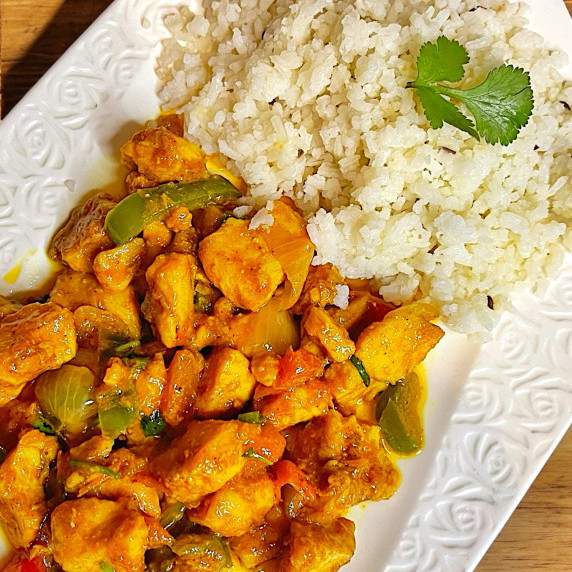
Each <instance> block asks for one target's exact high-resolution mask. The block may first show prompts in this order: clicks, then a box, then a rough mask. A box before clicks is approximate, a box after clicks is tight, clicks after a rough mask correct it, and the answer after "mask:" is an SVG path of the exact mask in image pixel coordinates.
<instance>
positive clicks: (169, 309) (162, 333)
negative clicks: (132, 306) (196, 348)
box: [143, 252, 197, 348]
mask: <svg viewBox="0 0 572 572" xmlns="http://www.w3.org/2000/svg"><path fill="white" fill-rule="evenodd" d="M196 272H197V266H196V264H195V258H194V257H193V256H191V255H190V254H177V253H174V252H173V253H170V254H160V255H159V256H157V258H156V259H155V261H154V262H153V264H151V266H149V268H148V269H147V272H146V274H145V277H146V279H147V283H148V284H149V292H148V294H147V297H146V298H145V303H144V306H143V307H144V309H145V316H146V318H147V319H148V320H149V321H150V322H151V323H152V324H153V326H154V328H155V330H156V331H157V334H158V336H159V337H160V338H161V341H162V342H163V344H165V346H166V347H168V348H174V347H175V346H181V345H185V344H188V343H189V342H190V340H191V339H192V337H193V333H194V322H193V317H194V313H195V305H194V300H193V296H194V291H195V275H196Z"/></svg>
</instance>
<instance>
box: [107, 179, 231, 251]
mask: <svg viewBox="0 0 572 572" xmlns="http://www.w3.org/2000/svg"><path fill="white" fill-rule="evenodd" d="M241 196H242V195H241V194H240V192H239V191H238V190H237V189H236V188H235V187H234V186H233V185H232V184H231V183H229V182H228V181H227V180H226V179H223V178H222V177H212V178H209V179H199V180H198V181H192V182H190V183H165V184H163V185H159V186H158V187H153V188H150V189H140V190H138V191H137V192H135V193H133V194H131V195H129V196H127V197H125V198H124V199H123V200H122V201H121V202H119V203H118V204H117V205H116V206H115V207H114V208H112V209H111V210H110V211H109V212H108V213H107V217H106V218H105V229H106V230H107V232H108V233H109V236H110V237H111V239H112V240H113V242H115V244H123V243H125V242H127V241H128V240H129V239H131V238H133V237H134V236H137V235H138V234H139V233H140V232H141V231H142V230H143V227H144V226H145V225H147V224H149V223H151V222H153V221H156V220H162V219H163V218H164V217H165V216H166V215H167V213H168V212H169V209H171V208H172V207H177V206H185V207H187V208H188V209H189V210H195V209H199V208H203V207H205V206H207V205H209V204H212V203H220V202H222V201H227V200H232V199H238V198H239V197H241Z"/></svg>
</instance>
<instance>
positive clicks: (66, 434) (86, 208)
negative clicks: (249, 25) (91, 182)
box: [0, 116, 443, 572]
mask: <svg viewBox="0 0 572 572" xmlns="http://www.w3.org/2000/svg"><path fill="white" fill-rule="evenodd" d="M182 134H183V133H182V123H181V120H180V118H179V117H177V116H164V117H162V118H160V119H159V120H158V121H157V122H154V123H153V124H150V125H149V126H147V127H146V128H144V129H143V130H142V131H140V132H139V133H137V134H135V135H134V137H133V138H132V139H131V140H130V141H129V142H127V143H126V144H125V145H124V146H123V147H122V150H121V151H122V159H123V163H124V164H125V165H126V166H127V168H128V169H129V173H128V175H127V178H126V185H125V196H124V197H122V198H120V197H114V196H111V195H107V194H102V193H100V194H95V195H92V196H91V197H90V198H88V200H86V201H85V202H84V203H83V204H82V205H81V206H80V207H79V208H77V209H76V210H75V211H74V212H73V213H72V215H71V218H70V219H69V221H68V222H67V223H66V225H65V226H64V227H63V228H62V229H61V230H60V231H59V232H58V233H57V235H56V236H55V238H54V240H53V242H52V245H51V248H50V255H51V256H52V257H53V258H54V259H55V260H58V261H59V262H60V263H61V265H62V269H61V271H60V272H59V273H58V274H57V276H56V277H55V281H54V283H53V286H52V287H51V289H50V291H49V293H48V295H47V296H45V297H44V298H43V299H41V300H38V301H33V302H31V303H27V304H22V303H20V302H16V301H12V300H8V299H4V298H0V416H1V419H2V424H1V425H2V426H1V427H0V454H1V457H0V460H1V464H0V521H1V523H2V527H3V528H4V530H5V533H6V535H7V538H8V540H9V542H10V544H11V545H12V547H13V549H14V551H13V553H12V555H11V557H10V559H9V561H8V562H5V563H4V568H3V569H4V570H6V571H10V572H45V571H60V570H63V571H66V572H102V571H103V572H110V571H115V572H128V571H129V572H144V571H149V572H167V571H175V572H184V571H223V570H227V569H234V570H260V571H265V572H287V571H288V572H289V571H292V572H294V571H296V572H303V571H310V570H311V571H313V572H327V571H334V570H338V569H339V568H340V567H341V566H343V565H344V564H345V563H347V562H348V561H349V560H350V558H351V557H352V554H353V552H354V549H355V540H354V524H353V522H352V521H351V520H349V519H348V518H347V517H346V515H347V512H348V510H349V509H350V508H351V507H352V506H353V505H356V504H358V503H362V502H364V501H372V500H380V499H386V498H388V497H390V496H391V495H392V494H393V492H394V491H395V490H396V488H397V486H398V484H399V480H400V474H399V471H398V469H397V468H396V466H395V464H394V457H395V456H394V455H393V454H391V451H393V453H397V454H402V455H403V454H412V453H414V452H416V451H417V450H419V448H420V447H421V445H422V428H421V423H420V417H419V406H420V403H421V401H422V393H423V392H422V384H421V382H420V381H419V378H418V377H417V376H416V374H415V371H414V370H415V368H416V367H417V366H418V365H419V364H420V363H421V362H422V361H423V360H424V358H425V356H426V354H427V353H428V352H429V351H430V350H431V349H432V348H433V347H434V346H435V345H436V344H437V342H438V341H439V339H440V338H441V336H442V335H443V332H442V330H441V329H440V328H439V327H438V326H437V325H435V324H434V323H433V322H434V321H435V319H436V318H437V315H436V313H435V311H434V310H433V309H432V308H431V307H430V306H427V305H424V304H420V303H415V304H411V305H408V306H404V307H400V308H395V307H393V306H392V305H390V304H388V303H386V302H384V301H383V300H382V299H381V298H379V297H378V296H377V295H376V294H375V293H374V292H373V291H372V289H371V286H370V284H369V283H368V282H367V281H356V280H353V281H352V280H345V279H344V278H342V276H340V274H339V273H338V272H337V271H336V269H335V268H334V267H332V266H330V265H322V266H313V265H312V264H311V262H312V257H313V254H314V247H313V245H312V243H311V241H310V239H309V237H308V234H307V232H306V228H305V222H304V219H303V218H302V216H301V215H300V213H299V212H298V211H297V209H296V208H295V206H294V204H293V203H292V202H291V201H290V200H289V199H286V198H281V199H278V200H276V201H274V202H273V203H270V204H269V205H267V207H266V209H265V211H264V212H261V213H258V214H255V213H253V212H252V211H249V207H245V206H244V205H241V204H240V202H241V201H240V198H241V196H242V193H244V191H245V185H244V183H243V181H242V180H241V179H240V178H238V177H236V176H235V175H233V174H232V173H231V172H230V171H228V170H227V168H226V166H225V162H224V159H223V158H222V157H220V156H218V155H205V153H203V151H202V150H201V149H200V148H199V147H197V146H196V145H194V144H193V143H191V142H189V141H188V140H186V139H185V138H184V137H183V136H182Z"/></svg>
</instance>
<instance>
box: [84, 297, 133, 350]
mask: <svg viewBox="0 0 572 572" xmlns="http://www.w3.org/2000/svg"><path fill="white" fill-rule="evenodd" d="M73 320H74V323H75V328H76V331H77V344H78V347H80V348H86V349H89V350H92V351H93V352H99V351H102V350H105V349H106V348H108V347H110V346H113V345H115V344H114V342H115V341H116V340H122V339H129V334H128V329H127V326H126V325H125V322H123V320H121V319H119V318H118V317H117V316H116V315H115V314H112V313H110V312H106V311H105V310H100V309H99V308H94V307H93V306H79V308H77V309H76V310H75V311H74V313H73ZM92 357H94V358H96V359H97V354H96V353H93V356H92Z"/></svg>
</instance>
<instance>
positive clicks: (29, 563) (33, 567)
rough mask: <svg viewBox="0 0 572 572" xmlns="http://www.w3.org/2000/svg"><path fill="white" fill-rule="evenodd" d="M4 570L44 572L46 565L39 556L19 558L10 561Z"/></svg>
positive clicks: (7, 571) (12, 571)
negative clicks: (30, 558)
mask: <svg viewBox="0 0 572 572" xmlns="http://www.w3.org/2000/svg"><path fill="white" fill-rule="evenodd" d="M4 572H46V567H45V565H44V563H43V561H42V559H41V558H33V559H32V560H29V559H28V558H19V559H18V560H16V561H14V560H13V561H12V562H10V563H9V564H8V566H6V568H4Z"/></svg>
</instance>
